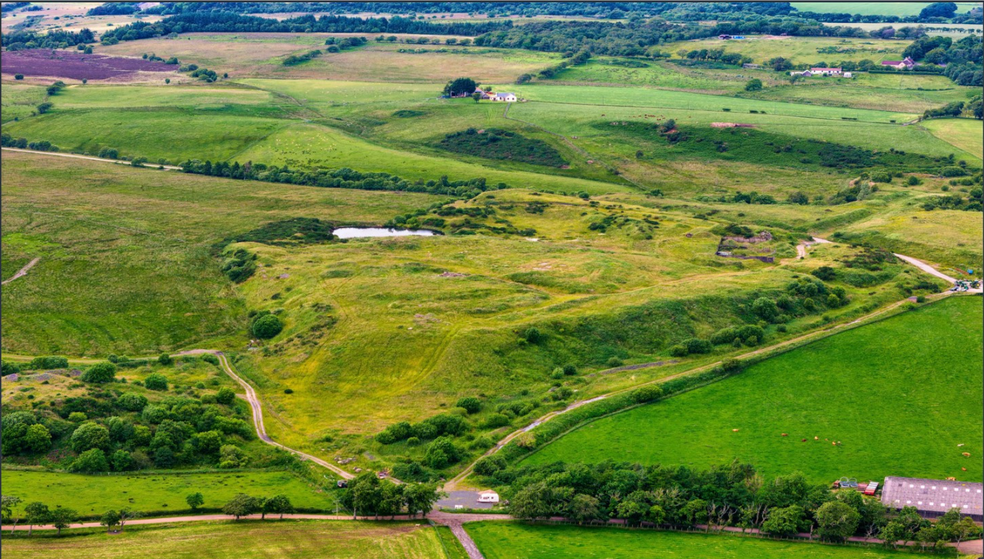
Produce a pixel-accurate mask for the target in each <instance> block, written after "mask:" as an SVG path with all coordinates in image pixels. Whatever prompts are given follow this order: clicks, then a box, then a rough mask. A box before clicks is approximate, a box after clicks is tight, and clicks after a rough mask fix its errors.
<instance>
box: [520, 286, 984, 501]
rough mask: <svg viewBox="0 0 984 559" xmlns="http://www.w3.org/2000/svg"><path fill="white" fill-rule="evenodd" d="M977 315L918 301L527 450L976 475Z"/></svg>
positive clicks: (868, 472)
mask: <svg viewBox="0 0 984 559" xmlns="http://www.w3.org/2000/svg"><path fill="white" fill-rule="evenodd" d="M981 318H982V315H981V302H980V298H978V297H960V298H954V299H948V300H945V301H942V302H939V303H935V304H932V305H928V306H925V307H922V308H920V309H918V310H916V311H915V312H909V313H906V314H904V315H901V316H897V317H893V318H891V319H888V320H885V321H882V322H878V323H875V324H872V325H868V326H864V327H862V328H858V329H855V330H852V331H849V332H845V333H842V334H838V335H836V336H834V337H831V338H827V339H824V340H821V341H819V342H815V343H813V344H810V345H808V346H805V347H802V348H799V349H797V350H795V351H792V352H789V353H786V354H783V355H780V356H778V357H774V358H772V359H770V360H768V361H765V362H763V363H760V364H757V365H754V366H752V367H751V368H749V369H748V370H747V371H746V372H744V373H742V374H741V375H739V376H737V377H733V378H730V379H728V380H725V381H722V382H719V383H717V384H713V385H711V386H708V387H706V388H702V389H700V390H697V391H694V392H690V393H687V394H683V395H681V396H678V397H675V398H671V399H669V400H667V401H664V402H661V403H658V404H653V405H649V406H644V407H642V408H637V409H634V410H631V411H629V412H626V413H622V414H619V415H615V416H612V417H609V418H606V419H602V420H599V421H597V422H594V423H590V424H587V425H585V426H584V427H582V428H580V429H578V430H576V431H573V432H572V433H570V434H568V435H566V436H565V437H563V438H561V439H559V440H558V441H556V442H554V443H553V444H551V445H548V446H546V447H544V448H543V449H542V450H540V451H539V452H537V453H535V454H533V455H532V456H531V457H530V458H528V459H527V460H529V461H530V462H532V463H536V464H545V463H550V462H554V461H558V460H566V461H589V462H597V461H602V460H606V459H617V460H628V461H638V462H642V463H647V464H655V463H661V464H664V465H676V464H681V465H687V466H692V467H697V468H701V467H709V466H711V465H714V464H721V463H724V462H727V461H729V460H731V459H733V458H736V457H737V458H738V459H740V460H742V461H744V462H748V463H751V464H754V465H755V466H756V467H757V468H758V469H759V471H760V472H761V473H762V474H763V475H764V476H766V477H769V476H775V475H779V474H787V473H790V472H793V471H802V472H803V473H805V474H806V475H807V477H809V478H810V479H812V480H815V481H818V482H822V481H830V480H833V479H837V478H839V477H840V476H844V475H847V476H850V477H856V478H858V479H862V478H863V479H869V478H870V479H881V478H883V477H885V476H888V475H904V476H913V477H927V478H938V479H943V478H945V477H956V478H957V479H961V480H967V481H980V480H981V477H982V465H981V461H980V459H979V457H980V454H981V444H980V441H981V436H982V429H981V424H980V421H979V419H980V416H979V410H980V407H981V400H982V392H981V377H980V361H981ZM942 356H945V358H943V357H942ZM783 433H786V434H788V436H783ZM803 439H805V441H804V440H803ZM834 442H837V444H836V445H835V444H833V443H834ZM958 445H964V446H959V447H958ZM962 452H969V453H970V456H971V457H970V458H967V457H965V456H963V455H962V454H961V453H962Z"/></svg>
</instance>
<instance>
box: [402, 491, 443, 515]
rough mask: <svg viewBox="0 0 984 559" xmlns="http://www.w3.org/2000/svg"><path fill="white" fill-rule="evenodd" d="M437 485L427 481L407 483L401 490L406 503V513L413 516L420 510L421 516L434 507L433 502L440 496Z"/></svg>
mask: <svg viewBox="0 0 984 559" xmlns="http://www.w3.org/2000/svg"><path fill="white" fill-rule="evenodd" d="M441 495H442V494H441V493H440V492H439V491H438V490H437V486H436V485H433V484H428V483H413V484H408V485H407V487H406V489H404V490H403V499H404V501H406V504H407V514H409V515H410V518H413V517H415V516H416V515H417V513H418V512H420V513H421V514H422V515H423V516H427V513H428V512H430V511H431V509H432V508H434V503H436V502H437V501H438V499H440V498H441Z"/></svg>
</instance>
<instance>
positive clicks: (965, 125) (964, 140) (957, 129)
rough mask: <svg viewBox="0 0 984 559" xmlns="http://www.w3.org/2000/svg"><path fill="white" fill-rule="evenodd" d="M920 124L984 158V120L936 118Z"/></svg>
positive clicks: (966, 150) (946, 140)
mask: <svg viewBox="0 0 984 559" xmlns="http://www.w3.org/2000/svg"><path fill="white" fill-rule="evenodd" d="M920 126H922V127H923V128H926V129H928V130H929V131H930V132H931V133H932V134H933V135H934V136H936V137H937V138H939V139H941V140H943V141H944V142H947V143H950V144H953V145H954V146H956V147H958V148H960V149H962V150H963V151H965V152H967V153H969V154H970V155H973V156H975V157H976V158H977V159H982V158H984V138H982V136H984V121H981V120H977V119H970V118H960V119H956V118H947V119H934V120H926V121H923V122H921V123H920Z"/></svg>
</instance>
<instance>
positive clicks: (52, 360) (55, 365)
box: [27, 356, 68, 370]
mask: <svg viewBox="0 0 984 559" xmlns="http://www.w3.org/2000/svg"><path fill="white" fill-rule="evenodd" d="M67 368H68V358H66V357H53V356H48V357H35V358H34V359H32V360H31V363H30V364H28V366H27V369H28V370H39V369H67Z"/></svg>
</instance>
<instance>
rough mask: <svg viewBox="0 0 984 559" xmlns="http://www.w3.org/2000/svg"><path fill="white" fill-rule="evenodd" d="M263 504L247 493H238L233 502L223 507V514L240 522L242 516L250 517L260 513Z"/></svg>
mask: <svg viewBox="0 0 984 559" xmlns="http://www.w3.org/2000/svg"><path fill="white" fill-rule="evenodd" d="M261 508H262V503H260V500H259V499H257V498H256V497H250V496H249V495H247V494H245V493H238V494H236V496H235V497H233V498H232V500H231V501H229V502H228V503H226V504H225V506H223V507H222V514H228V515H229V516H235V517H236V520H239V517H241V516H248V515H250V514H255V513H257V512H260V509H261Z"/></svg>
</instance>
